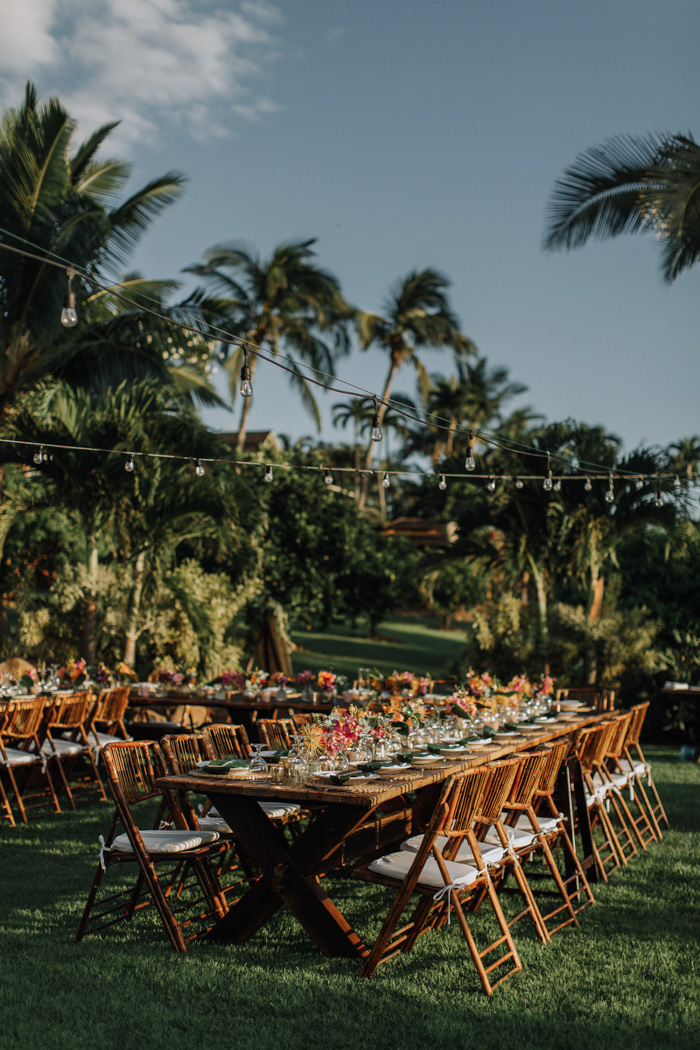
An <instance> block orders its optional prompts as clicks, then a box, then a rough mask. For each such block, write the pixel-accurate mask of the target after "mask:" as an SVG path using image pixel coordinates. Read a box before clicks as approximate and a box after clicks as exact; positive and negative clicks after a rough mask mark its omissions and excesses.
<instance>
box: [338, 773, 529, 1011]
mask: <svg viewBox="0 0 700 1050" xmlns="http://www.w3.org/2000/svg"><path fill="white" fill-rule="evenodd" d="M491 775H492V774H491V772H490V771H489V770H488V769H486V768H479V769H473V770H468V771H467V772H464V773H457V774H454V775H453V776H451V777H449V778H448V779H447V780H446V781H445V783H444V785H443V788H442V791H441V793H440V797H439V799H438V802H437V805H436V806H435V809H434V811H433V814H432V816H431V817H430V820H429V822H428V825H427V828H426V830H425V834H424V835H423V836H422V838H421V842H420V845H419V846H418V849H417V850H416V852H410V851H406V850H400V851H399V852H397V853H391V854H388V855H387V856H384V857H379V858H378V859H377V860H374V861H371V862H370V863H369V864H365V865H361V866H360V867H358V868H356V869H355V870H354V871H353V876H354V877H356V878H360V879H364V880H366V881H369V882H376V883H380V884H381V885H384V886H392V887H396V889H397V894H396V897H395V898H394V901H393V903H392V905H391V908H390V909H389V912H388V914H387V916H386V918H385V920H384V922H383V924H382V927H381V930H380V931H379V934H378V936H377V939H376V940H375V942H374V944H373V946H372V949H371V951H370V953H369V956H368V957H367V958H366V959H365V961H364V964H363V966H362V970H361V973H360V976H361V977H371V976H372V974H373V973H374V972H375V970H376V969H377V967H378V966H379V965H380V964H381V963H384V962H387V961H388V960H389V959H391V958H393V957H394V956H395V955H397V954H399V953H400V952H407V951H410V950H411V948H412V947H413V946H414V944H415V943H416V941H417V940H418V938H419V937H420V936H421V935H422V934H424V933H427V932H428V931H429V930H437V929H439V928H440V927H442V926H444V925H445V924H449V923H450V920H451V913H452V911H453V910H454V913H455V915H456V916H457V920H458V922H459V925H460V927H461V930H462V933H463V935H464V939H465V941H466V942H467V947H468V949H469V953H470V955H471V958H472V961H473V963H474V966H475V967H476V970H477V973H478V974H479V978H480V980H481V984H482V987H483V989H484V991H485V992H486V994H487V995H491V994H492V993H493V990H494V988H495V987H496V986H497V985H499V984H500V983H501V982H502V981H505V980H506V979H507V978H508V977H511V976H512V975H513V974H514V973H517V972H518V971H519V970H521V969H522V963H521V961H520V958H519V956H518V952H517V949H516V947H515V942H514V941H513V938H512V936H511V932H510V929H509V926H508V923H507V921H506V918H505V916H504V914H503V910H502V908H501V904H500V901H499V899H498V895H497V894H496V892H495V890H494V887H493V884H492V882H491V878H490V875H489V872H488V869H487V866H486V863H485V861H484V859H483V857H482V854H481V850H480V844H479V842H478V841H477V838H476V835H475V833H474V821H475V818H476V816H477V811H478V809H479V806H480V803H481V800H482V798H483V795H484V791H485V789H486V786H487V783H488V781H489V779H490V777H491ZM465 845H466V846H467V848H468V853H469V856H470V857H471V858H472V860H473V863H462V862H461V861H460V860H459V856H460V850H462V849H463V847H464V846H465ZM416 895H418V897H419V902H418V905H417V906H416V907H415V908H414V910H413V913H412V914H411V916H410V918H408V921H407V922H406V923H405V924H404V925H403V926H400V927H399V922H400V921H401V919H402V916H403V915H404V912H405V911H406V908H407V907H408V905H409V902H410V901H411V899H412V898H413V897H414V896H416ZM485 900H488V902H489V904H490V906H491V908H492V910H493V915H494V916H495V920H496V924H497V927H498V933H499V936H498V937H497V938H496V940H494V941H493V942H492V943H491V944H489V945H488V946H487V947H486V948H484V949H481V950H479V948H478V946H477V944H476V941H475V939H474V936H473V934H472V932H471V929H470V927H469V925H468V923H467V917H466V912H468V911H470V910H471V911H474V910H476V908H478V907H479V906H480V905H481V904H482V902H484V901H485ZM493 952H498V958H497V959H496V960H495V961H493V962H491V963H488V957H489V956H490V955H491V953H493ZM504 966H508V969H507V970H506V971H505V972H503V967H504ZM497 971H499V972H498V975H497V976H496V979H495V980H493V979H492V975H496V972H497Z"/></svg>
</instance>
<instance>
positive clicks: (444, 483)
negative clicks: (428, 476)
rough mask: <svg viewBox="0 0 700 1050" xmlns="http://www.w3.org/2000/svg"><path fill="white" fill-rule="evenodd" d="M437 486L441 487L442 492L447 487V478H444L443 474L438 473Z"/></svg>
mask: <svg viewBox="0 0 700 1050" xmlns="http://www.w3.org/2000/svg"><path fill="white" fill-rule="evenodd" d="M438 488H439V489H441V491H442V492H444V491H445V489H446V488H447V479H446V478H445V475H444V474H441V475H440V480H439V481H438Z"/></svg>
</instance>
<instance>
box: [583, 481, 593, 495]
mask: <svg viewBox="0 0 700 1050" xmlns="http://www.w3.org/2000/svg"><path fill="white" fill-rule="evenodd" d="M592 489H593V485H592V484H591V479H590V478H586V483H585V485H584V486H583V490H584V492H591V491H592Z"/></svg>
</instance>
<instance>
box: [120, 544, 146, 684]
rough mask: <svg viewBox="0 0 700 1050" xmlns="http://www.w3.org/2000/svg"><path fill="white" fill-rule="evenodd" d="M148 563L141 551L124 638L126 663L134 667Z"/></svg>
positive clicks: (135, 572) (135, 566) (143, 552)
mask: <svg viewBox="0 0 700 1050" xmlns="http://www.w3.org/2000/svg"><path fill="white" fill-rule="evenodd" d="M145 565H146V552H145V551H139V553H138V555H137V557H136V564H135V565H134V582H133V585H132V588H131V595H130V596H129V608H128V611H127V616H126V631H125V632H124V633H125V640H124V656H123V657H122V659H123V660H124V663H125V664H126V665H127V666H128V667H131V668H133V666H134V663H135V662H136V641H137V639H138V636H139V634H140V631H139V629H138V620H139V612H140V610H141V595H142V593H143V579H144V568H145Z"/></svg>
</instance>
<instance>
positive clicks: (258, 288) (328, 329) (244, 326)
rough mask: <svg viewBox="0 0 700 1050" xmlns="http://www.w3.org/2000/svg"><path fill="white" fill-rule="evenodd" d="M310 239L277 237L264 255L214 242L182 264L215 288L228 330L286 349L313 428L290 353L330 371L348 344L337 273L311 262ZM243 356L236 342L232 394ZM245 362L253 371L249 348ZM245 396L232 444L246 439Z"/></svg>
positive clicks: (314, 411) (306, 392)
mask: <svg viewBox="0 0 700 1050" xmlns="http://www.w3.org/2000/svg"><path fill="white" fill-rule="evenodd" d="M315 243H316V242H315V240H314V239H310V240H306V241H285V242H282V243H281V244H278V245H277V247H276V248H275V250H274V251H273V253H272V255H271V256H270V257H269V258H268V259H261V258H260V256H258V255H257V254H255V253H253V252H251V251H249V250H248V249H247V248H245V247H244V246H243V245H240V244H220V245H217V246H216V247H214V248H210V249H209V251H208V252H206V253H205V256H204V262H203V263H199V264H197V265H194V266H190V267H188V268H187V272H188V273H193V274H195V275H196V276H198V277H201V278H202V279H203V280H204V281H205V283H206V285H207V286H208V287H211V288H212V289H213V290H214V292H215V294H216V295H217V296H218V299H217V300H216V302H217V303H218V306H217V310H218V314H219V317H220V319H221V323H222V324H224V325H226V327H228V329H229V330H230V331H231V332H232V333H233V334H235V335H237V336H239V337H240V338H241V339H243V340H245V341H247V342H249V343H251V344H252V346H253V347H262V348H263V349H264V350H267V351H269V352H270V353H271V354H272V355H273V356H275V357H279V356H280V355H282V354H286V355H287V365H288V367H289V369H290V383H291V385H292V387H293V388H294V389H295V390H296V391H297V392H298V393H299V395H300V397H301V399H302V404H303V405H304V407H305V408H306V410H307V411H308V412H309V413H310V415H311V416H312V418H313V420H314V422H315V423H316V425H317V427H318V428H319V430H320V426H321V417H320V413H319V409H318V405H317V403H316V399H315V398H314V395H313V391H312V383H310V382H309V380H308V379H306V378H305V377H304V376H303V375H302V373H301V372H299V371H298V369H297V368H296V366H295V365H294V362H293V361H292V360H290V357H289V354H290V353H293V354H294V355H296V356H297V357H299V358H300V359H301V360H302V361H303V362H304V363H306V364H309V365H311V366H312V367H313V368H316V369H320V370H322V371H324V372H326V373H329V374H330V375H332V374H333V365H334V360H335V357H336V356H337V354H338V353H341V352H344V351H345V350H346V349H347V333H346V329H345V323H346V321H347V319H348V317H349V316H350V314H351V310H350V307H349V306H348V305H347V303H346V302H345V300H344V299H343V296H342V294H341V291H340V284H339V282H338V280H337V279H336V278H335V277H334V276H333V275H332V274H331V273H329V272H328V271H327V270H324V269H322V268H321V267H319V266H318V265H316V263H315V258H316V252H315V251H314V250H313V245H314V244H315ZM211 302H212V303H213V302H214V300H213V299H212V300H211ZM329 340H330V341H329ZM229 350H230V346H229V345H228V344H226V343H223V344H222V353H223V354H224V355H226V354H228V352H229ZM243 359H244V351H243V349H242V348H241V347H238V349H237V350H236V351H235V352H234V353H233V354H232V355H231V356H230V357H229V359H228V361H227V364H226V367H227V368H228V370H229V374H230V380H231V391H232V394H233V393H237V392H238V376H239V373H240V369H241V365H242V364H243ZM248 365H249V367H250V371H251V379H252V378H253V376H254V374H255V370H256V365H257V355H256V354H255V351H254V350H252V352H251V354H250V357H249V359H248ZM251 402H252V397H246V398H244V399H243V405H242V408H241V418H240V424H239V428H238V449H239V450H240V449H242V448H243V445H244V442H245V434H246V428H247V422H248V414H249V412H250V406H251Z"/></svg>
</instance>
